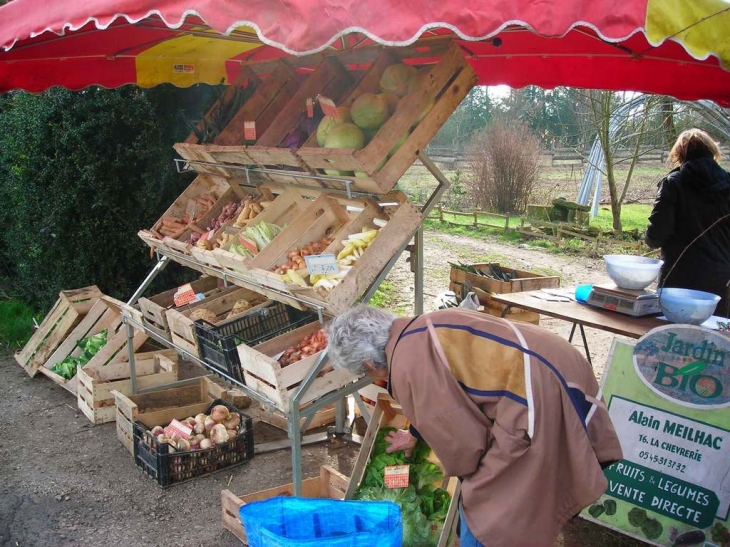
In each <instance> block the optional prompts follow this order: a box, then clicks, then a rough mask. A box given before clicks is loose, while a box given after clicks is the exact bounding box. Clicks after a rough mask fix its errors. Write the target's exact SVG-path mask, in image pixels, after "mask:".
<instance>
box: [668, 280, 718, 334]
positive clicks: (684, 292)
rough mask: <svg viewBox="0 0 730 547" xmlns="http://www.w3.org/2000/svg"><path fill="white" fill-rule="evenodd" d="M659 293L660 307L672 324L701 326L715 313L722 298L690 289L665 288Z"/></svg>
mask: <svg viewBox="0 0 730 547" xmlns="http://www.w3.org/2000/svg"><path fill="white" fill-rule="evenodd" d="M658 292H659V307H660V308H661V309H662V313H664V315H665V316H666V318H667V319H669V320H670V321H671V322H672V323H688V324H690V325H701V324H702V323H704V322H705V321H707V320H708V319H709V318H710V316H711V315H712V314H713V313H715V308H716V307H717V303H718V302H719V301H720V297H719V296H717V295H716V294H712V293H709V292H703V291H693V290H690V289H675V288H673V287H672V288H669V287H667V288H664V289H661V290H659V291H658Z"/></svg>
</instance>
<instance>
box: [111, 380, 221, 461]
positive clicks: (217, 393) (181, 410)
mask: <svg viewBox="0 0 730 547" xmlns="http://www.w3.org/2000/svg"><path fill="white" fill-rule="evenodd" d="M111 394H112V395H113V396H114V400H115V406H116V421H117V438H118V439H119V441H120V442H121V443H122V444H123V445H124V448H126V449H127V451H128V452H129V453H130V454H132V455H134V423H135V422H141V423H143V424H145V425H146V426H147V427H148V428H150V429H152V428H153V427H155V426H156V425H161V426H163V427H164V426H166V425H168V424H169V423H170V422H171V421H172V420H173V419H177V420H183V419H185V418H188V417H190V416H195V415H196V414H200V413H201V412H205V411H206V410H207V409H208V407H209V406H210V404H211V403H212V402H213V401H214V400H215V399H225V398H226V391H224V390H221V388H220V386H218V385H217V384H215V383H214V382H212V381H211V380H210V379H208V378H200V379H199V380H198V382H197V383H194V384H191V385H188V386H183V387H175V388H170V389H164V390H159V391H150V392H147V393H140V394H138V395H130V394H129V393H124V392H120V391H112V392H111Z"/></svg>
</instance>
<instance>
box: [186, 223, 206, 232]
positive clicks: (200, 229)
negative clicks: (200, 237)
mask: <svg viewBox="0 0 730 547" xmlns="http://www.w3.org/2000/svg"><path fill="white" fill-rule="evenodd" d="M185 227H186V228H190V229H191V230H192V231H193V232H196V233H198V234H204V233H205V230H203V229H202V228H200V227H199V226H197V225H196V224H194V223H192V222H189V223H188V224H187V225H186V226H185Z"/></svg>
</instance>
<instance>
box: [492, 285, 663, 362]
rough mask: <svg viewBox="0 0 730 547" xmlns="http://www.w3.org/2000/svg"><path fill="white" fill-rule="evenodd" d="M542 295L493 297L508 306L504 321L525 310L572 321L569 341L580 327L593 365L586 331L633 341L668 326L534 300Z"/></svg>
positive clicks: (648, 318)
mask: <svg viewBox="0 0 730 547" xmlns="http://www.w3.org/2000/svg"><path fill="white" fill-rule="evenodd" d="M538 292H540V291H526V292H519V293H509V294H494V295H492V300H493V301H495V302H499V303H500V304H504V305H505V306H506V308H505V309H504V311H503V312H502V317H505V316H506V315H507V314H508V313H509V310H510V308H520V309H522V310H528V311H532V312H536V313H540V314H543V315H548V316H550V317H555V318H556V319H562V320H564V321H570V322H571V323H573V329H572V330H571V331H570V338H569V340H570V341H572V340H573V334H575V329H576V327H578V328H579V329H580V334H581V336H582V338H583V347H584V348H585V350H586V358H587V359H588V361H589V362H590V361H591V354H590V352H589V350H588V341H587V339H586V334H585V331H584V330H583V327H592V328H594V329H599V330H603V331H606V332H612V333H614V334H621V335H623V336H628V337H629V338H641V337H642V336H643V335H644V334H646V333H647V332H648V331H650V330H651V329H653V328H656V327H660V326H662V325H666V324H667V322H666V321H662V320H660V319H657V317H656V316H652V315H650V316H644V317H631V316H630V315H624V314H621V313H617V312H613V311H609V310H604V309H601V308H595V307H593V306H589V305H588V304H581V303H579V302H574V301H570V302H553V301H549V300H542V299H540V298H536V297H534V296H532V295H533V294H534V293H538Z"/></svg>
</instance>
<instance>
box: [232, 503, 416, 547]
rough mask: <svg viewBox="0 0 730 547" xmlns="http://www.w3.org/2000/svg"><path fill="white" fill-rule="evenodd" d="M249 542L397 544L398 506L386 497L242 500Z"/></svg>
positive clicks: (281, 545) (252, 546)
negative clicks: (382, 499) (382, 498)
mask: <svg viewBox="0 0 730 547" xmlns="http://www.w3.org/2000/svg"><path fill="white" fill-rule="evenodd" d="M240 515H241V521H242V522H243V527H244V529H245V530H246V537H247V538H248V544H249V547H294V546H296V547H374V546H376V545H377V546H378V547H401V545H402V543H403V521H402V517H401V513H400V507H398V506H397V505H396V504H395V503H391V502H387V501H339V500H325V499H309V498H290V497H276V498H271V499H268V500H265V501H257V502H253V503H249V504H246V505H243V506H242V507H241V509H240Z"/></svg>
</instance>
